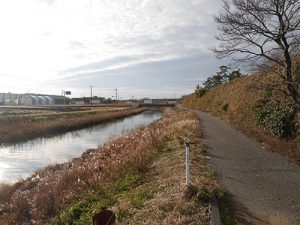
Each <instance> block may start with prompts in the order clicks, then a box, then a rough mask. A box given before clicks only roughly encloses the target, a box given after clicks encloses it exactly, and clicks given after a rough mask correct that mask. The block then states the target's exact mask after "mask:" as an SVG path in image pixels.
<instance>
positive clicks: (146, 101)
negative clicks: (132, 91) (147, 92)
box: [144, 99, 152, 104]
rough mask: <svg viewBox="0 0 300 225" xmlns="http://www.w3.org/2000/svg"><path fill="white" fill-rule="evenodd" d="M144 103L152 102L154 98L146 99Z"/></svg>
mask: <svg viewBox="0 0 300 225" xmlns="http://www.w3.org/2000/svg"><path fill="white" fill-rule="evenodd" d="M144 104H152V99H144Z"/></svg>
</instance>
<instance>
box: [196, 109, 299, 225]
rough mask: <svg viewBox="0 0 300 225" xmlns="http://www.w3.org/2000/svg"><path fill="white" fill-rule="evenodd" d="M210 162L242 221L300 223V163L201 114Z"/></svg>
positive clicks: (283, 223)
mask: <svg viewBox="0 0 300 225" xmlns="http://www.w3.org/2000/svg"><path fill="white" fill-rule="evenodd" d="M199 118H200V121H201V126H202V130H203V133H204V137H205V139H206V141H207V145H208V148H209V150H208V156H209V158H210V160H209V162H210V164H211V165H212V166H213V167H214V169H215V170H216V172H217V175H218V177H219V179H220V181H221V183H222V184H223V185H224V188H225V190H226V191H227V192H228V196H229V199H230V200H231V202H232V204H233V207H234V211H235V212H236V214H237V218H238V221H239V224H255V225H260V224H263V225H266V224H272V225H273V224H274V225H290V224H294V225H300V166H299V165H295V164H290V163H288V162H287V161H286V160H284V159H283V158H282V157H280V156H279V155H277V154H275V153H271V152H268V151H266V150H264V149H263V147H262V145H261V144H259V143H257V142H255V141H253V140H251V139H249V138H247V137H246V136H245V135H243V134H241V133H240V132H239V131H236V130H235V129H233V128H231V127H229V126H228V125H226V124H225V123H224V122H222V121H220V120H219V119H216V118H214V117H212V116H210V115H208V114H206V113H202V112H200V113H199Z"/></svg>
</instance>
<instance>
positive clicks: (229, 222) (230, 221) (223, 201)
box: [218, 194, 238, 225]
mask: <svg viewBox="0 0 300 225" xmlns="http://www.w3.org/2000/svg"><path fill="white" fill-rule="evenodd" d="M218 200H219V210H220V214H221V218H222V221H223V224H224V225H238V223H237V221H236V218H235V216H234V213H233V211H232V209H231V206H230V203H229V201H228V199H227V198H226V196H225V195H224V194H221V195H219V196H218Z"/></svg>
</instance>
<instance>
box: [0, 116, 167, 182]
mask: <svg viewBox="0 0 300 225" xmlns="http://www.w3.org/2000/svg"><path fill="white" fill-rule="evenodd" d="M160 117H161V112H159V111H146V112H144V113H142V114H139V115H135V116H132V117H128V118H124V119H120V120H117V121H114V122H109V123H105V124H101V125H97V126H93V127H90V128H87V129H82V130H78V131H73V132H68V133H65V134H63V135H58V136H55V137H51V138H38V139H35V140H31V141H28V142H25V143H22V144H17V145H12V146H7V147H0V182H15V181H17V180H18V179H19V178H26V177H27V176H28V175H30V174H31V173H33V172H34V171H35V170H37V169H39V168H41V167H44V166H46V165H48V164H51V163H52V164H54V163H62V162H66V161H68V160H70V159H72V158H74V157H77V156H80V155H81V154H82V153H83V152H84V151H85V150H86V149H88V148H96V147H97V146H99V145H102V144H103V143H105V142H106V141H107V140H108V139H109V138H110V137H111V136H117V135H120V134H122V133H124V132H125V131H127V130H131V129H133V128H135V127H138V126H141V125H146V124H149V123H150V122H152V121H154V120H157V119H159V118H160Z"/></svg>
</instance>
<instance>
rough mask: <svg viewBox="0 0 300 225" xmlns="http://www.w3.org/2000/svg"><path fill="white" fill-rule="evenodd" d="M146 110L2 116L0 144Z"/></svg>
mask: <svg viewBox="0 0 300 225" xmlns="http://www.w3.org/2000/svg"><path fill="white" fill-rule="evenodd" d="M145 110H146V109H145V108H129V109H122V110H119V109H116V110H105V111H103V110H102V109H101V110H95V109H93V110H90V111H84V112H68V113H63V114H62V113H57V114H42V115H33V116H31V115H30V116H27V115H26V116H1V118H0V124H1V126H0V143H2V144H11V143H15V142H20V141H27V140H28V139H32V138H36V137H45V136H51V135H56V134H61V133H64V132H67V131H71V130H76V129H80V128H85V127H88V126H92V125H96V124H99V123H101V122H106V121H110V120H115V119H118V118H122V117H127V116H131V115H135V114H138V113H141V112H143V111H145Z"/></svg>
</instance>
